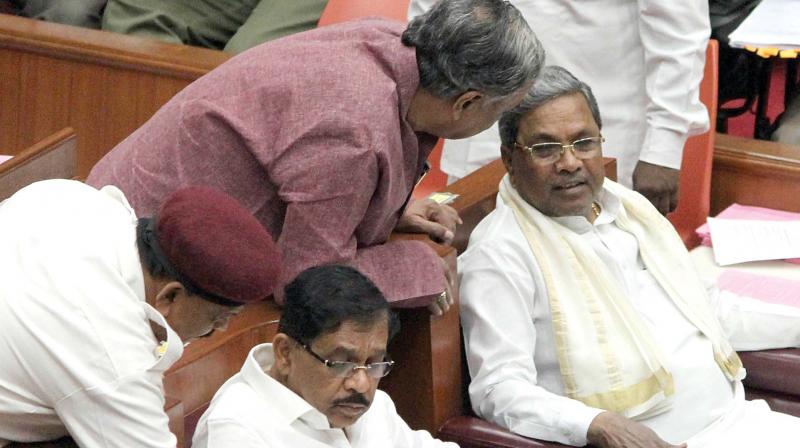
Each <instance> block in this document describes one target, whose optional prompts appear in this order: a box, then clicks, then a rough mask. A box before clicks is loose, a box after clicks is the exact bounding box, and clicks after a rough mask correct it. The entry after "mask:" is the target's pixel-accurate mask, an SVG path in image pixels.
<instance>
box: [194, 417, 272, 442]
mask: <svg viewBox="0 0 800 448" xmlns="http://www.w3.org/2000/svg"><path fill="white" fill-rule="evenodd" d="M206 428H207V432H206V434H204V436H205V437H204V439H203V440H198V439H195V440H193V441H192V442H193V443H192V446H195V447H198V448H228V447H236V448H267V445H266V444H265V441H264V440H263V439H262V438H261V437H259V436H258V435H257V434H256V433H254V432H253V431H252V430H251V429H250V428H248V427H247V426H246V425H243V424H241V422H239V421H236V420H234V419H227V418H226V419H213V420H209V421H208V423H207V425H206Z"/></svg>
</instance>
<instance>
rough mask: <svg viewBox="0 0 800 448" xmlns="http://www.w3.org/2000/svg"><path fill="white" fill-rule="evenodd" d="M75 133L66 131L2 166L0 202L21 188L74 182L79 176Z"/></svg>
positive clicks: (22, 152) (20, 153) (28, 149)
mask: <svg viewBox="0 0 800 448" xmlns="http://www.w3.org/2000/svg"><path fill="white" fill-rule="evenodd" d="M76 155H77V143H76V138H75V131H73V130H72V128H65V129H62V130H60V131H58V132H56V133H55V134H53V135H49V136H47V137H46V138H45V139H43V140H42V141H40V142H38V143H36V144H34V145H33V146H31V147H30V148H27V149H24V150H22V151H20V152H19V153H17V154H16V155H15V156H14V157H12V158H11V159H10V160H7V161H5V162H4V163H2V164H0V201H2V200H4V199H7V198H8V197H9V196H11V195H13V194H14V193H16V192H17V190H19V189H20V188H22V187H24V186H26V185H28V184H31V183H33V182H38V181H40V180H46V179H72V178H74V177H75V174H76Z"/></svg>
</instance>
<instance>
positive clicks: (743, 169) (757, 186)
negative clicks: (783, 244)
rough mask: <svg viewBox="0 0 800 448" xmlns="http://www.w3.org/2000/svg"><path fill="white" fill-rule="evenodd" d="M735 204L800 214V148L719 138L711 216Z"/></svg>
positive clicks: (750, 140)
mask: <svg viewBox="0 0 800 448" xmlns="http://www.w3.org/2000/svg"><path fill="white" fill-rule="evenodd" d="M734 202H737V203H739V204H743V205H757V206H759V207H770V208H776V209H780V210H788V211H793V212H800V147H798V146H790V145H784V144H781V143H775V142H770V141H763V140H753V139H748V138H742V137H735V136H732V135H726V134H717V139H716V145H715V149H714V165H713V171H712V175H711V216H715V215H716V214H718V213H719V212H721V211H722V210H724V209H725V208H726V207H728V206H729V205H731V204H733V203H734Z"/></svg>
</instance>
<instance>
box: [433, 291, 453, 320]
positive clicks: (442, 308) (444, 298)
mask: <svg viewBox="0 0 800 448" xmlns="http://www.w3.org/2000/svg"><path fill="white" fill-rule="evenodd" d="M448 296H449V294H447V293H445V292H443V293H442V294H440V295H439V296H438V297H437V298H436V299H434V301H433V302H431V304H430V305H428V311H430V312H431V314H433V315H434V316H441V315H443V314H444V313H446V312H447V311H448V310H449V309H450V306H451V305H452V304H453V300H452V298H450V297H448Z"/></svg>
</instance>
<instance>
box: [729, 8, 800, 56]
mask: <svg viewBox="0 0 800 448" xmlns="http://www.w3.org/2000/svg"><path fill="white" fill-rule="evenodd" d="M799 21H800V0H762V1H761V3H760V4H759V5H758V6H756V8H755V9H754V10H753V12H751V13H750V15H749V16H747V18H746V19H744V21H743V22H742V23H741V25H739V27H738V28H736V30H734V31H733V32H732V33H731V34H730V44H731V46H733V47H745V46H753V47H761V48H777V49H780V50H800V22H799Z"/></svg>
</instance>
